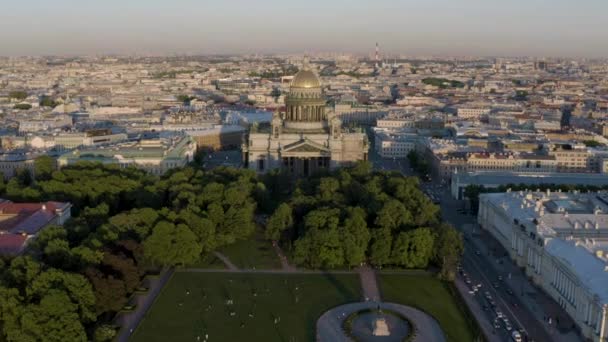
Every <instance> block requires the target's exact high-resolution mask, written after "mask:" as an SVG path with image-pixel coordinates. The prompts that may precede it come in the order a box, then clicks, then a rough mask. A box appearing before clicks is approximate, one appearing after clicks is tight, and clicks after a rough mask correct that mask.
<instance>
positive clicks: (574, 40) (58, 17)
mask: <svg viewBox="0 0 608 342" xmlns="http://www.w3.org/2000/svg"><path fill="white" fill-rule="evenodd" d="M606 10H608V4H606V3H605V2H601V1H599V0H584V1H580V2H577V3H572V2H571V1H570V2H569V1H565V0H558V1H548V0H533V1H523V0H515V1H510V2H509V3H508V4H501V3H499V2H497V1H490V2H488V1H479V0H464V1H458V2H453V1H452V2H450V1H447V0H432V1H425V2H422V1H418V0H416V1H408V2H405V3H404V2H397V1H391V0H380V1H376V2H374V4H373V5H372V4H370V3H369V2H365V1H349V2H347V1H334V2H331V3H324V2H320V1H318V0H312V1H308V2H305V3H302V2H300V3H294V4H289V6H287V5H286V4H284V3H281V2H278V1H275V0H263V1H257V2H246V1H243V0H233V1H230V2H229V3H228V4H226V3H213V4H200V3H198V2H195V1H191V0H178V1H173V2H171V3H168V2H161V1H156V0H154V1H146V2H145V3H144V2H142V1H134V2H130V3H124V2H123V3H120V2H118V1H114V0H111V1H105V2H103V3H91V4H87V6H86V7H84V6H82V4H80V3H77V2H75V1H73V0H61V1H55V2H52V3H47V2H43V1H39V0H29V1H22V2H19V3H10V4H6V5H5V10H4V11H3V13H2V14H0V43H2V46H3V48H2V50H1V51H0V55H2V56H21V55H85V54H148V55H152V54H154V55H166V54H201V55H206V54H250V53H261V54H264V53H302V52H308V53H318V52H330V51H331V52H342V53H355V54H371V53H373V48H374V44H375V42H379V43H380V45H381V48H382V52H383V53H384V54H386V55H395V54H404V55H411V56H414V55H418V56H419V55H434V56H447V55H450V56H536V57H541V56H547V57H553V56H556V57H590V58H598V57H599V58H602V57H608V46H606V45H605V44H600V43H599V42H603V41H606V40H607V39H608V31H607V30H603V29H601V27H600V26H599V25H600V24H601V23H602V21H603V20H604V19H605V13H606Z"/></svg>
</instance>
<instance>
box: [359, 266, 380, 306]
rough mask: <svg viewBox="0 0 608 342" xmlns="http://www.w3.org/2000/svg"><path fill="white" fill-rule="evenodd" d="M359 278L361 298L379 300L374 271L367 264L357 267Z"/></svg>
mask: <svg viewBox="0 0 608 342" xmlns="http://www.w3.org/2000/svg"><path fill="white" fill-rule="evenodd" d="M357 272H358V273H359V278H360V280H361V290H362V291H363V299H364V300H365V301H368V300H370V301H373V302H379V301H380V290H379V289H378V282H377V280H376V272H375V271H374V269H373V268H371V267H369V266H361V267H358V268H357Z"/></svg>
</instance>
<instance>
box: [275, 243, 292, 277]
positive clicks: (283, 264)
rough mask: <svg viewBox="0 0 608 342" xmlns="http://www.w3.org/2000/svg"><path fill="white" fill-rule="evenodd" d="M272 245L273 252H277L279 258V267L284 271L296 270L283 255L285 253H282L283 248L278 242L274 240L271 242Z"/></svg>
mask: <svg viewBox="0 0 608 342" xmlns="http://www.w3.org/2000/svg"><path fill="white" fill-rule="evenodd" d="M272 247H274V251H275V253H277V256H278V257H279V260H280V261H281V268H282V269H283V270H284V271H289V272H297V269H296V267H295V266H294V265H292V264H290V263H289V260H288V259H287V257H286V256H285V253H283V250H282V249H281V247H280V246H279V244H278V243H276V241H273V242H272Z"/></svg>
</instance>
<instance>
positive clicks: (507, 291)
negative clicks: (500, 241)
mask: <svg viewBox="0 0 608 342" xmlns="http://www.w3.org/2000/svg"><path fill="white" fill-rule="evenodd" d="M438 192H439V190H438ZM459 205H460V204H459V202H458V201H456V200H454V199H452V198H451V196H450V194H449V192H448V191H447V190H444V191H441V204H440V206H441V212H442V216H443V218H444V219H445V220H446V221H448V222H449V223H451V224H452V225H453V226H454V227H456V228H458V229H460V230H461V231H462V232H463V235H464V237H465V241H464V242H465V253H464V256H463V260H462V266H463V269H464V271H465V272H466V273H467V274H468V275H469V277H470V278H471V283H472V285H473V284H478V283H481V284H482V287H481V289H480V290H479V291H478V293H477V294H475V296H478V297H479V298H478V300H479V301H480V303H483V304H485V305H488V307H489V304H488V301H487V300H486V299H485V298H484V292H485V291H489V292H490V294H491V296H492V298H493V300H494V302H495V303H496V306H497V308H498V309H499V310H500V311H501V312H502V313H503V314H504V315H506V316H507V318H508V319H509V321H510V322H511V325H512V327H513V329H520V328H523V329H524V330H525V331H526V333H527V334H528V336H529V338H530V340H534V341H571V340H572V337H573V336H572V335H571V334H570V335H568V336H563V337H562V336H560V334H559V333H558V332H557V331H556V330H555V329H551V330H550V331H551V333H549V332H548V331H547V329H545V327H544V326H543V325H542V324H543V323H542V322H540V321H539V320H538V319H537V317H536V316H535V315H534V314H533V313H532V312H531V311H530V310H529V308H528V307H527V306H526V305H524V303H523V302H522V298H524V296H526V293H525V291H524V290H523V289H524V287H526V288H528V287H530V286H531V285H530V284H529V283H528V284H526V282H528V281H527V279H526V277H525V275H523V274H517V273H523V272H522V271H521V269H519V268H517V267H516V266H514V265H511V263H512V261H511V260H510V258H509V257H508V256H506V255H505V254H506V252H505V251H504V249H501V248H496V247H489V246H496V243H491V242H492V241H490V240H491V239H493V238H492V237H491V236H489V234H487V233H485V232H483V231H480V229H479V227H478V225H477V223H476V221H477V219H476V217H475V216H471V215H469V214H465V213H461V212H459V210H458V209H460V208H459ZM495 248H496V249H495ZM503 264H504V265H506V266H507V267H505V266H503ZM506 268H508V269H509V271H510V272H507V273H505V271H503V269H506ZM515 274H517V279H518V282H516V281H515V277H514V275H515ZM487 312H488V319H490V320H492V321H493V320H494V319H493V318H494V316H495V314H494V311H493V310H492V308H491V307H489V308H488V311H487ZM500 323H501V324H500V325H501V326H500V328H499V329H497V334H499V335H503V336H508V333H507V332H506V329H505V328H504V324H502V321H500Z"/></svg>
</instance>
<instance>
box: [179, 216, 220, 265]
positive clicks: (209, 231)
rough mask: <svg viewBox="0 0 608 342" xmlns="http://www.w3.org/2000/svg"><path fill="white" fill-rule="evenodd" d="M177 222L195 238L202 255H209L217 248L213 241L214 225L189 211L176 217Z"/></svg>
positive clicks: (215, 242) (214, 240)
mask: <svg viewBox="0 0 608 342" xmlns="http://www.w3.org/2000/svg"><path fill="white" fill-rule="evenodd" d="M178 222H179V223H183V224H185V225H186V226H188V227H189V228H190V230H192V232H193V233H194V234H195V235H196V236H197V239H198V243H199V244H200V246H201V248H202V254H206V253H209V252H211V251H213V250H214V249H215V248H216V247H217V241H216V239H215V229H216V226H215V224H214V223H213V222H212V221H211V220H209V219H207V218H204V217H201V216H199V215H198V214H196V213H194V212H192V211H190V210H182V211H181V212H180V213H179V216H178Z"/></svg>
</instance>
